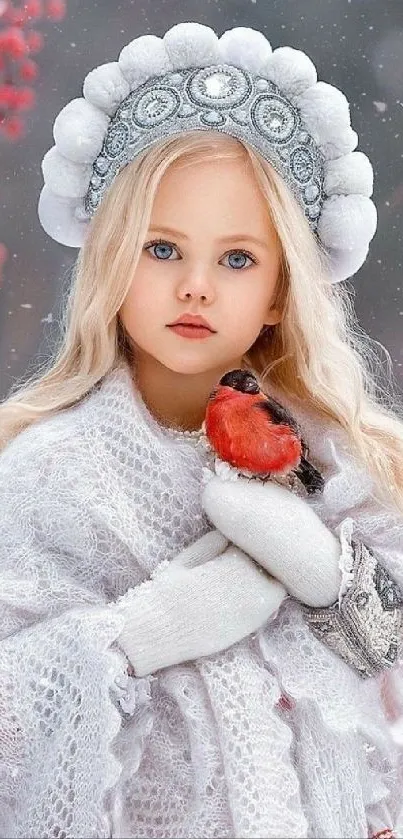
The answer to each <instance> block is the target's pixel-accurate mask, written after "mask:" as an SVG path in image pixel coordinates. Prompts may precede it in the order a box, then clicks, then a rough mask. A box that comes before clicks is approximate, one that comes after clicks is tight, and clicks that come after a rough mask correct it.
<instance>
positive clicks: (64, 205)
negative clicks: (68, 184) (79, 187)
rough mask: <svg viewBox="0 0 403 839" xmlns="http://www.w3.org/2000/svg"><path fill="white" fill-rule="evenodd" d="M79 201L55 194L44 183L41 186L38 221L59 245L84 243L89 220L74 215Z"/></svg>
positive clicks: (79, 245) (79, 244) (73, 246)
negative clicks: (80, 219) (82, 219)
mask: <svg viewBox="0 0 403 839" xmlns="http://www.w3.org/2000/svg"><path fill="white" fill-rule="evenodd" d="M81 203H82V202H81V199H80V198H78V199H77V198H63V197H62V196H60V195H55V194H54V193H53V192H52V191H51V190H50V189H49V187H48V186H46V184H45V186H44V187H43V188H42V191H41V194H40V196H39V202H38V216H39V221H40V223H41V225H42V227H43V229H44V230H45V232H46V233H47V234H48V235H49V236H51V238H52V239H54V240H55V242H58V243H59V244H60V245H67V247H69V248H81V246H82V245H83V244H84V241H85V238H86V234H87V231H88V225H89V223H90V220H89V219H87V220H85V221H79V220H78V219H77V218H76V217H75V211H76V209H77V207H78V206H80V205H81Z"/></svg>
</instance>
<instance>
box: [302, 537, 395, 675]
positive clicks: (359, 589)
mask: <svg viewBox="0 0 403 839" xmlns="http://www.w3.org/2000/svg"><path fill="white" fill-rule="evenodd" d="M348 547H349V552H348V554H347V555H348V556H349V559H350V562H349V567H346V565H345V566H344V568H342V570H343V579H342V584H341V587H340V594H339V599H338V601H337V602H336V603H335V604H334V605H332V606H330V607H327V608H312V607H307V606H304V607H303V608H304V614H305V618H306V620H307V622H308V624H309V626H310V628H311V630H312V632H313V633H314V635H316V637H317V638H319V640H321V641H323V642H324V643H325V644H327V646H329V647H330V648H331V649H332V650H333V652H335V653H336V654H337V655H339V656H341V658H343V659H344V660H345V661H346V662H347V663H348V664H349V665H350V666H351V667H353V668H354V669H355V670H357V671H358V673H359V674H360V675H361V676H362V677H363V678H368V677H370V676H375V675H376V674H377V673H379V672H381V671H382V670H384V669H386V668H390V667H393V665H394V664H395V663H396V662H397V660H398V658H399V657H400V656H401V655H402V651H403V597H402V593H401V592H400V590H399V588H398V586H397V584H396V582H395V581H394V580H392V578H391V577H390V576H389V574H388V573H387V572H386V571H385V570H384V568H382V567H381V565H380V564H379V562H378V561H377V560H376V558H375V556H374V555H373V553H372V551H371V550H370V549H369V548H367V547H366V546H365V545H364V544H362V542H360V541H358V540H354V539H350V540H349V546H348ZM341 567H342V566H341Z"/></svg>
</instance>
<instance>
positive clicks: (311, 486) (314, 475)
mask: <svg viewBox="0 0 403 839" xmlns="http://www.w3.org/2000/svg"><path fill="white" fill-rule="evenodd" d="M294 472H295V474H296V476H297V478H299V479H300V481H301V482H302V483H303V484H304V487H305V489H306V491H307V493H308V495H313V494H314V492H322V491H323V487H324V485H325V481H324V479H323V478H322V475H321V474H320V472H319V471H318V470H317V469H316V468H315V466H313V464H312V463H310V462H309V460H307V459H306V457H304V455H302V457H301V460H300V463H299V466H297V468H296V469H294Z"/></svg>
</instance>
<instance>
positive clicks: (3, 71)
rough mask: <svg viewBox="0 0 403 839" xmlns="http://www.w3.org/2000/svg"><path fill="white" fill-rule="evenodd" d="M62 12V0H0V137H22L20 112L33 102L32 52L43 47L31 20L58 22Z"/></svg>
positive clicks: (34, 74)
mask: <svg viewBox="0 0 403 839" xmlns="http://www.w3.org/2000/svg"><path fill="white" fill-rule="evenodd" d="M65 13H66V3H65V0H27V2H26V3H22V4H21V5H19V6H18V7H16V6H15V4H14V3H13V2H12V0H0V136H1V135H2V136H3V137H4V138H5V139H7V140H10V141H15V140H19V139H21V138H22V137H23V136H24V132H25V123H24V119H23V117H22V116H21V113H22V112H23V111H29V110H31V109H32V108H33V107H34V105H35V104H36V96H35V92H34V90H33V89H32V86H31V84H32V82H34V81H35V79H36V78H37V76H38V65H37V64H36V62H35V61H33V59H32V57H31V56H33V55H36V54H37V53H38V52H40V51H41V49H43V46H44V38H43V35H42V34H41V32H38V30H37V29H33V28H32V27H31V24H32V22H33V21H37V20H40V19H48V20H54V21H60V20H62V19H63V18H64V16H65Z"/></svg>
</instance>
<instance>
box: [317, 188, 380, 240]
mask: <svg viewBox="0 0 403 839" xmlns="http://www.w3.org/2000/svg"><path fill="white" fill-rule="evenodd" d="M376 223H377V212H376V207H375V204H374V203H373V202H372V201H371V199H370V198H366V197H365V196H364V195H331V196H330V198H326V200H325V201H324V202H323V207H322V213H321V216H320V219H319V224H318V234H319V237H320V239H321V241H322V242H323V244H324V245H325V247H327V248H335V249H336V250H351V251H352V250H356V249H358V248H362V247H363V246H364V245H365V244H368V242H370V241H371V239H372V238H373V236H374V234H375V230H376Z"/></svg>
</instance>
